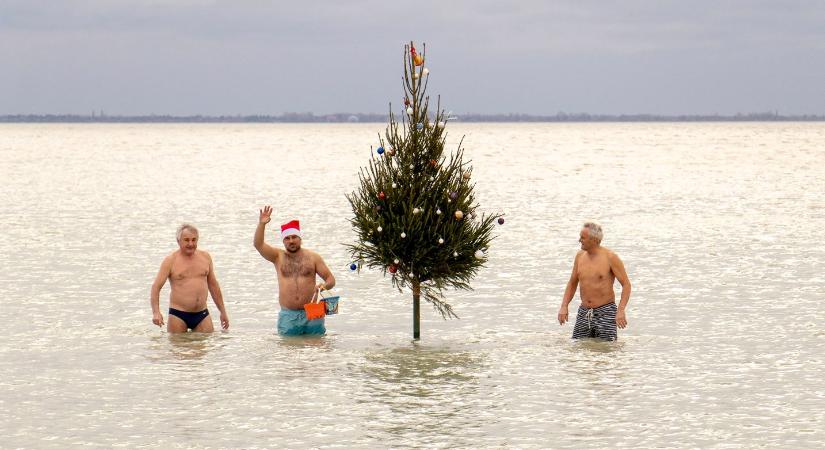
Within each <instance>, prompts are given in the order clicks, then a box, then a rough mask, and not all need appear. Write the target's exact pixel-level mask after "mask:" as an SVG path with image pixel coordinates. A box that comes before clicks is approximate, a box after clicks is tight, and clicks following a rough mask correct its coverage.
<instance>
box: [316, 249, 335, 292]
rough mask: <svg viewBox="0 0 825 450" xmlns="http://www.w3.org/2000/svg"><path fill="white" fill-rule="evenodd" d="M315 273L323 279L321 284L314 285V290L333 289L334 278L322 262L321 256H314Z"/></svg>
mask: <svg viewBox="0 0 825 450" xmlns="http://www.w3.org/2000/svg"><path fill="white" fill-rule="evenodd" d="M315 257H316V260H315V272H316V273H317V274H318V276H320V277H321V278H323V279H324V281H323V282H322V283H318V284H317V285H315V288H316V289H321V290H322V291H324V290H329V289H332V288H334V287H335V277H334V276H333V275H332V271H330V270H329V267H327V264H326V263H325V262H324V259H323V258H321V255H315Z"/></svg>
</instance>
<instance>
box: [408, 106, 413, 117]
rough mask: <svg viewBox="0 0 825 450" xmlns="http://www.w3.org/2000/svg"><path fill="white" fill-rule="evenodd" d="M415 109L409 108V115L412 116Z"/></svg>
mask: <svg viewBox="0 0 825 450" xmlns="http://www.w3.org/2000/svg"><path fill="white" fill-rule="evenodd" d="M412 113H413V109H412V108H411V107H408V108H407V114H409V115H412Z"/></svg>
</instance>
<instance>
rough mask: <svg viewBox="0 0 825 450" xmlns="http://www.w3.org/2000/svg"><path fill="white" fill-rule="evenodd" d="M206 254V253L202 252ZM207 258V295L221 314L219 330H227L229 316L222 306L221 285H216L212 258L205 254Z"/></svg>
mask: <svg viewBox="0 0 825 450" xmlns="http://www.w3.org/2000/svg"><path fill="white" fill-rule="evenodd" d="M204 253H206V252H204ZM206 257H207V258H209V274H208V275H206V286H207V287H208V288H209V295H211V296H212V301H213V302H215V306H217V307H218V311H220V313H221V328H223V329H224V330H228V329H229V315H228V314H227V313H226V306H224V304H223V293H221V285H220V284H218V277H217V276H216V275H215V266H214V265H213V264H212V256H210V255H209V253H206Z"/></svg>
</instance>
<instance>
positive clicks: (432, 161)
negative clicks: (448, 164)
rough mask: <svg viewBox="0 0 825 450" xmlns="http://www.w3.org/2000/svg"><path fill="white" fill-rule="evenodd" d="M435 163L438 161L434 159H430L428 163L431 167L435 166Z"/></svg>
mask: <svg viewBox="0 0 825 450" xmlns="http://www.w3.org/2000/svg"><path fill="white" fill-rule="evenodd" d="M437 164H438V161H436V160H434V159H431V160H430V165H432V166H433V167H435V166H436V165H437Z"/></svg>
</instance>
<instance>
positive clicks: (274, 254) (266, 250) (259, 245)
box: [252, 206, 279, 263]
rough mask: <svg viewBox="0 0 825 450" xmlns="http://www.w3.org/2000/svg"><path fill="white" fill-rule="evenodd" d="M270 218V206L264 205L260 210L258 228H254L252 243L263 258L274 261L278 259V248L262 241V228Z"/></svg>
mask: <svg viewBox="0 0 825 450" xmlns="http://www.w3.org/2000/svg"><path fill="white" fill-rule="evenodd" d="M270 220H272V207H271V206H264V208H263V209H262V210H260V216H259V217H258V228H256V229H255V237H254V238H253V239H252V245H254V246H255V249H256V250H258V253H260V254H261V256H263V257H264V259H266V260H267V261H270V262H272V263H275V262H277V261H278V255H279V252H278V250H277V249H275V248H273V247H272V246H270V245H268V244H267V243H266V242H264V230H266V224H268V223H269V221H270Z"/></svg>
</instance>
